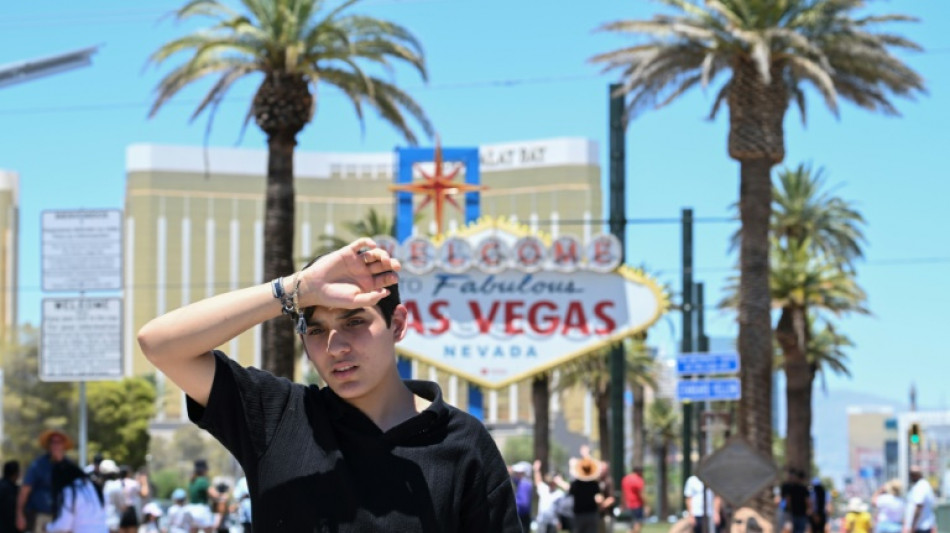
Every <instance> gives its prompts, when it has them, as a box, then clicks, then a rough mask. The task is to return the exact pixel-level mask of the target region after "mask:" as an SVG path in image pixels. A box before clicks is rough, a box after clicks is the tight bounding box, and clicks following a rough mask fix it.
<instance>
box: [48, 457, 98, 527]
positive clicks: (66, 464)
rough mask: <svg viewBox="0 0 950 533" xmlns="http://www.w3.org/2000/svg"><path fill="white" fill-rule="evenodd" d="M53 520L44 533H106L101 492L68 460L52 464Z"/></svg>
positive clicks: (80, 469) (83, 472) (86, 475)
mask: <svg viewBox="0 0 950 533" xmlns="http://www.w3.org/2000/svg"><path fill="white" fill-rule="evenodd" d="M52 483H53V490H52V494H53V520H52V521H51V522H50V523H49V524H47V525H46V530H45V531H47V532H48V533H61V532H68V533H107V532H108V531H109V527H108V526H107V525H106V510H105V505H104V500H103V497H102V491H101V490H100V488H99V486H98V485H96V484H95V483H94V482H93V481H92V479H90V478H89V474H86V472H85V471H83V469H82V468H79V466H78V465H77V464H76V463H73V462H72V461H59V462H57V463H54V464H53V470H52Z"/></svg>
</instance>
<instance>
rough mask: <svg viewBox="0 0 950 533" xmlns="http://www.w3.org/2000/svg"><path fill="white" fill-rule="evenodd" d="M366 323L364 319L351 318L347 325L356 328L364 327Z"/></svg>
mask: <svg viewBox="0 0 950 533" xmlns="http://www.w3.org/2000/svg"><path fill="white" fill-rule="evenodd" d="M364 322H366V321H365V320H363V319H362V318H351V319H349V320H347V321H346V325H347V326H350V327H356V326H359V325H362V324H363V323H364Z"/></svg>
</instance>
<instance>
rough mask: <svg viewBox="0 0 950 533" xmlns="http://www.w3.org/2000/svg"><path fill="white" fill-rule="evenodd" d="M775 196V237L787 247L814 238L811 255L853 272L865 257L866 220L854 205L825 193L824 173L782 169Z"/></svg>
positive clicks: (800, 167)
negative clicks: (857, 262)
mask: <svg viewBox="0 0 950 533" xmlns="http://www.w3.org/2000/svg"><path fill="white" fill-rule="evenodd" d="M777 177H778V182H779V183H778V186H776V187H774V189H773V192H772V201H773V208H772V230H771V231H772V235H773V236H774V237H775V238H777V239H779V241H781V242H784V243H800V242H802V241H803V240H805V239H806V238H809V237H810V238H811V245H812V250H811V251H812V253H813V254H815V255H821V256H823V257H826V258H827V259H828V260H829V261H831V262H832V263H834V264H835V265H837V266H839V267H841V268H844V269H846V270H849V271H853V270H854V261H855V260H857V259H861V258H862V256H863V255H864V254H863V252H862V250H861V245H862V244H863V243H864V233H863V232H862V231H861V226H862V225H864V217H862V216H861V213H859V212H858V211H857V210H855V209H854V208H853V207H852V206H851V204H849V203H848V202H846V201H845V200H843V199H841V198H840V197H837V196H831V193H829V192H827V191H825V190H823V187H824V185H825V176H824V170H823V169H821V168H819V169H817V170H814V171H813V170H812V169H811V166H810V165H806V164H804V163H802V164H799V165H798V166H797V167H795V168H783V169H782V170H780V171H779V172H778V175H777Z"/></svg>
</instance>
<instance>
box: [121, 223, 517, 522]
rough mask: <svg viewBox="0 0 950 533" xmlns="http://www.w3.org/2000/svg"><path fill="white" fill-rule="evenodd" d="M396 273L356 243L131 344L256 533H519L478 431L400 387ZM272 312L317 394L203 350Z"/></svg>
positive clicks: (387, 260) (506, 484)
mask: <svg viewBox="0 0 950 533" xmlns="http://www.w3.org/2000/svg"><path fill="white" fill-rule="evenodd" d="M399 269H400V265H399V262H398V261H397V260H396V259H393V258H391V257H389V255H388V254H387V253H386V252H385V251H384V250H382V249H379V248H377V247H376V244H375V243H374V242H373V241H372V240H370V239H360V240H357V241H355V242H353V243H351V244H349V245H347V246H345V247H344V248H341V249H340V250H337V251H335V252H333V253H330V254H328V255H326V256H323V257H321V258H320V259H318V260H317V261H315V262H313V263H312V264H310V265H309V266H307V267H305V268H304V269H303V270H301V271H300V272H298V273H296V274H294V275H293V276H289V277H287V278H278V279H276V280H274V281H273V282H271V283H265V284H262V285H258V286H255V287H249V288H246V289H241V290H237V291H233V292H229V293H225V294H221V295H218V296H214V297H212V298H209V299H206V300H203V301H200V302H196V303H194V304H190V305H188V306H186V307H183V308H181V309H178V310H175V311H172V312H171V313H168V314H166V315H164V316H161V317H159V318H156V319H155V320H153V321H151V322H149V323H148V324H146V325H145V327H143V328H142V330H141V331H140V332H139V336H138V338H139V344H140V345H141V346H142V350H143V351H144V353H145V355H146V357H148V359H149V360H150V361H151V362H152V363H153V364H154V365H155V366H156V367H158V369H159V370H161V371H162V372H164V373H165V374H166V375H167V376H168V377H169V378H171V379H172V381H174V382H175V383H177V384H178V385H179V386H180V387H181V388H182V390H184V391H185V393H186V394H187V395H188V400H187V401H188V414H189V417H190V418H191V419H192V421H194V422H195V423H197V424H198V425H199V426H200V427H202V428H204V429H206V430H207V431H209V432H210V433H211V434H212V435H214V436H215V437H216V438H217V439H218V440H219V441H221V442H222V443H223V444H224V445H225V446H226V447H227V448H228V449H229V450H230V451H231V453H232V454H234V456H235V457H236V458H237V459H238V460H239V461H240V463H241V466H242V467H243V469H244V472H246V473H247V479H248V486H249V489H250V494H251V502H252V506H253V509H254V513H253V527H254V530H255V531H291V532H298V531H320V532H322V531H328V532H329V531H333V532H340V533H343V532H347V531H361V532H362V531H400V532H411V531H420V532H441V531H460V532H461V531H471V532H485V531H492V532H506V533H507V532H512V533H514V532H519V531H521V525H520V523H519V521H518V516H517V513H516V511H515V502H514V494H513V491H512V486H511V481H510V478H509V476H508V471H507V467H506V466H505V463H504V461H503V459H502V457H501V454H500V453H499V452H498V448H497V447H496V446H495V444H494V441H493V440H492V439H491V436H490V435H489V434H488V432H487V430H486V429H485V427H484V426H483V425H482V424H481V422H479V421H478V420H477V419H475V418H474V417H472V416H470V415H468V414H467V413H464V412H462V411H460V410H458V409H456V408H455V407H452V406H450V405H448V404H446V403H445V402H444V401H443V399H442V394H441V391H440V390H439V387H438V386H437V385H436V384H435V383H430V382H422V381H403V380H402V379H400V377H399V373H398V371H397V368H396V351H395V345H396V343H397V342H399V341H400V340H402V338H403V337H404V336H405V335H406V330H407V320H408V316H407V311H406V308H405V307H404V306H403V305H401V304H400V303H399V294H398V286H397V285H396V283H397V281H398V277H397V274H396V273H397V272H398V270H399ZM282 311H283V312H284V313H285V314H289V315H290V316H291V317H292V318H293V319H294V324H296V326H297V329H298V333H300V334H301V340H302V341H303V346H304V349H305V350H306V352H307V356H308V358H309V359H310V361H311V363H312V364H313V365H314V367H315V368H316V370H317V372H318V373H319V374H320V376H321V377H322V378H323V380H324V381H325V382H326V383H327V387H324V388H322V389H320V388H318V387H316V386H305V385H302V384H297V383H292V382H290V381H288V380H286V379H282V378H277V377H275V376H273V375H271V374H270V373H267V372H264V371H260V370H257V369H254V368H244V367H242V366H241V365H239V364H237V363H236V362H234V361H233V360H231V359H229V358H228V357H227V356H226V355H224V354H223V353H221V352H219V351H217V350H215V349H214V348H215V347H217V346H221V345H223V344H226V343H227V342H228V341H229V340H231V339H232V338H234V337H236V336H237V335H239V334H240V333H242V332H244V331H246V330H248V329H250V328H252V327H254V326H256V325H258V324H260V323H262V322H264V321H266V320H270V319H272V318H275V317H278V316H280V314H281V312H282ZM288 327H290V325H289V324H288Z"/></svg>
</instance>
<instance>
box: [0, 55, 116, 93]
mask: <svg viewBox="0 0 950 533" xmlns="http://www.w3.org/2000/svg"><path fill="white" fill-rule="evenodd" d="M98 50H99V47H98V46H91V47H89V48H82V49H79V50H73V51H72V52H66V53H64V54H57V55H52V56H46V57H39V58H36V59H27V60H26V61H18V62H16V63H8V64H6V65H0V87H8V86H10V85H16V84H18V83H25V82H28V81H32V80H35V79H36V78H41V77H43V76H49V75H52V74H58V73H60V72H65V71H67V70H72V69H76V68H79V67H85V66H88V65H91V64H92V54H94V53H96V52H97V51H98Z"/></svg>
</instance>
